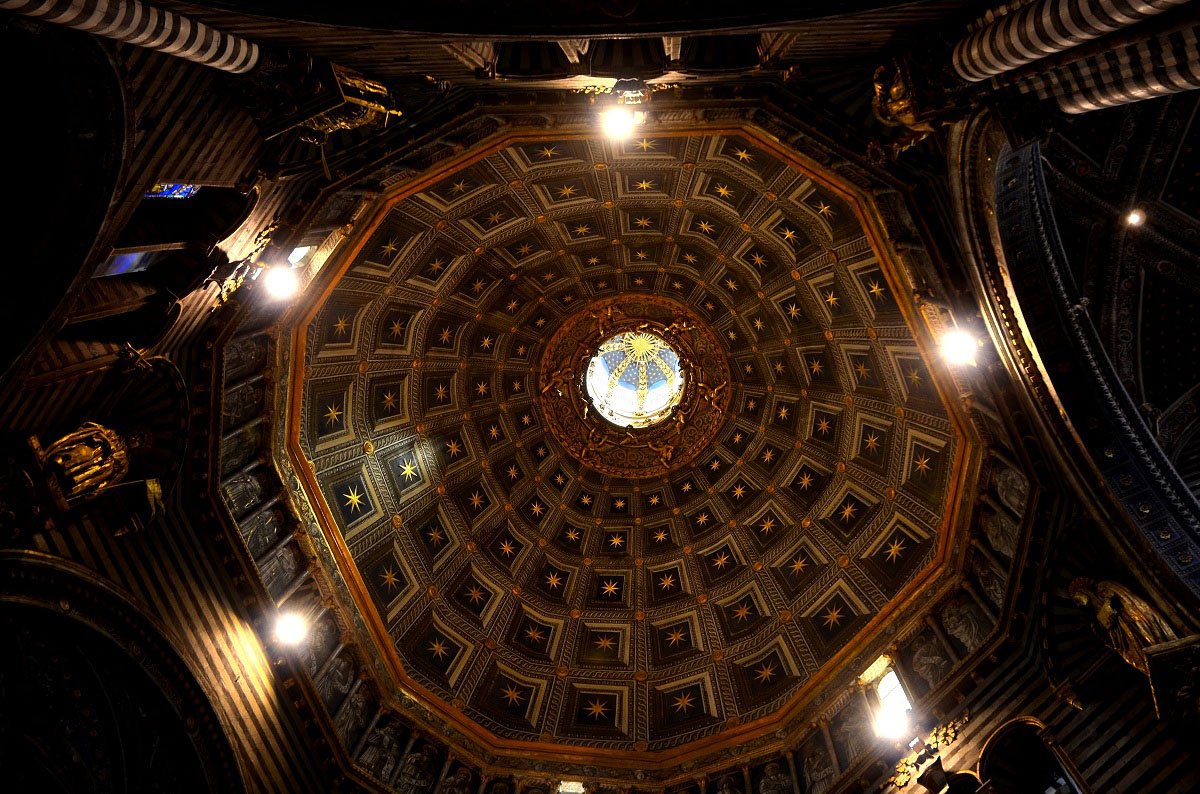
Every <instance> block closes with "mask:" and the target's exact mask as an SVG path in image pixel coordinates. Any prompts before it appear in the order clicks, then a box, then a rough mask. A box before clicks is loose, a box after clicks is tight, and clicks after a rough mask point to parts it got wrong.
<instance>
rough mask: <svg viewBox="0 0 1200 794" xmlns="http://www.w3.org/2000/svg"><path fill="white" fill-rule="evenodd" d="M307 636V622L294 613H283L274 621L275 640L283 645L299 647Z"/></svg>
mask: <svg viewBox="0 0 1200 794" xmlns="http://www.w3.org/2000/svg"><path fill="white" fill-rule="evenodd" d="M307 636H308V621H307V620H305V619H304V618H303V617H302V616H301V615H299V614H298V613H296V612H284V613H283V614H282V615H280V616H279V617H278V618H276V620H275V639H276V641H278V642H279V643H281V644H283V645H299V644H300V643H302V642H304V638H305V637H307Z"/></svg>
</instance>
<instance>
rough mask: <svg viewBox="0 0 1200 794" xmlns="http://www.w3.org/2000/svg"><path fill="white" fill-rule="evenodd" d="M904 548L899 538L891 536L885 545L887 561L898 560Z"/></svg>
mask: <svg viewBox="0 0 1200 794" xmlns="http://www.w3.org/2000/svg"><path fill="white" fill-rule="evenodd" d="M904 549H905V546H904V544H903V543H902V542H901V541H900V538H893V539H892V542H891V543H889V544H888V547H887V556H888V562H895V561H896V560H898V559H899V558H900V555H901V554H903V553H904Z"/></svg>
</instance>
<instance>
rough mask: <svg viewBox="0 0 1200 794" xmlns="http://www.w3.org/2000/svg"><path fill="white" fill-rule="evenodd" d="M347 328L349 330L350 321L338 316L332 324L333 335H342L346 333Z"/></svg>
mask: <svg viewBox="0 0 1200 794" xmlns="http://www.w3.org/2000/svg"><path fill="white" fill-rule="evenodd" d="M349 328H350V321H349V320H347V319H346V317H345V316H344V315H343V316H339V317H338V318H337V320H336V321H335V322H334V324H333V330H334V333H336V334H337V335H338V336H341V335H342V334H344V333H346V331H347V330H348V329H349Z"/></svg>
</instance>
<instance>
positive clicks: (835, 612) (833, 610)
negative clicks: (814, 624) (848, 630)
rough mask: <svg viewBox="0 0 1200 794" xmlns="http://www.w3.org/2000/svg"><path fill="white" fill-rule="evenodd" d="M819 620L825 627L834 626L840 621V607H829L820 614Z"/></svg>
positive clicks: (830, 627)
mask: <svg viewBox="0 0 1200 794" xmlns="http://www.w3.org/2000/svg"><path fill="white" fill-rule="evenodd" d="M821 620H822V621H823V622H824V623H825V628H827V629H832V628H835V627H836V626H837V625H838V624H839V623H841V622H842V608H841V607H836V606H835V607H830V608H829V611H828V612H826V613H825V614H824V615H822V616H821Z"/></svg>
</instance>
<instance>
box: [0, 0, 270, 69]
mask: <svg viewBox="0 0 1200 794" xmlns="http://www.w3.org/2000/svg"><path fill="white" fill-rule="evenodd" d="M0 9H4V10H7V11H14V12H16V13H18V14H24V15H26V16H31V17H37V18H40V19H43V20H45V21H46V22H51V23H54V24H57V25H63V26H65V27H69V28H74V29H76V30H82V31H84V32H85V33H94V34H95V35H97V36H105V37H107V38H111V39H116V40H118V41H123V42H126V43H128V44H136V45H138V46H140V47H146V48H148V49H153V50H158V51H159V52H163V53H166V54H168V55H174V56H176V57H179V58H185V59H187V60H189V61H194V62H195V63H199V64H203V65H204V66H211V67H212V68H214V69H220V70H222V71H225V72H232V73H234V74H243V73H245V72H249V71H251V70H252V69H254V67H255V66H257V65H258V58H259V51H258V45H257V44H254V43H253V42H250V41H247V40H246V39H243V38H241V37H239V36H234V35H231V34H228V33H223V32H222V31H219V30H216V29H215V28H212V27H209V26H208V25H205V24H204V23H202V22H196V21H195V20H192V19H189V18H187V17H185V16H181V15H179V14H175V13H173V12H171V11H165V10H163V9H161V8H155V7H154V6H152V5H149V4H148V3H143V2H140V0H0Z"/></svg>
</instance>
